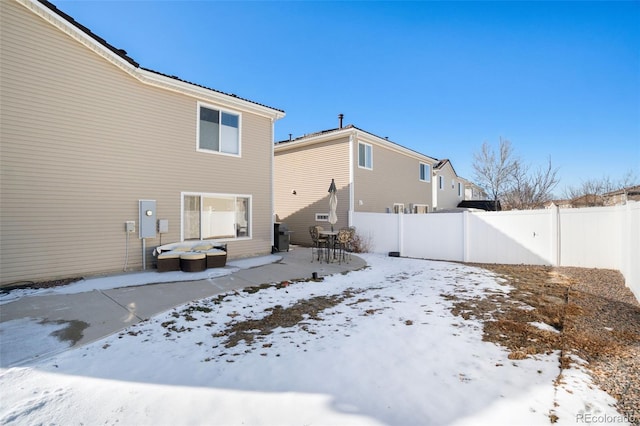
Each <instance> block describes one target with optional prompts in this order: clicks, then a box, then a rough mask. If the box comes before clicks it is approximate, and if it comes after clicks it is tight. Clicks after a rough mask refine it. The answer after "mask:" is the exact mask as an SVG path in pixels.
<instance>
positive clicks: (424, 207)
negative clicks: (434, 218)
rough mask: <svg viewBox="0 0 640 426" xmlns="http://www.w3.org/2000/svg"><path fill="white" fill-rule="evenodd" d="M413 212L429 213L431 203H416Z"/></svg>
mask: <svg viewBox="0 0 640 426" xmlns="http://www.w3.org/2000/svg"><path fill="white" fill-rule="evenodd" d="M413 213H415V214H424V213H429V205H428V204H414V205H413Z"/></svg>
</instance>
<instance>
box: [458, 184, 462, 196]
mask: <svg viewBox="0 0 640 426" xmlns="http://www.w3.org/2000/svg"><path fill="white" fill-rule="evenodd" d="M458 197H462V182H458Z"/></svg>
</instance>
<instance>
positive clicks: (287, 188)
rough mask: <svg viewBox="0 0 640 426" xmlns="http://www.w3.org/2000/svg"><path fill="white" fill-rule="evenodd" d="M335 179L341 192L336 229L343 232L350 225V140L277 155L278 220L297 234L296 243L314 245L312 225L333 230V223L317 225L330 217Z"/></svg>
mask: <svg viewBox="0 0 640 426" xmlns="http://www.w3.org/2000/svg"><path fill="white" fill-rule="evenodd" d="M332 178H333V179H335V183H336V187H337V188H338V193H337V195H338V210H337V213H338V222H337V223H336V225H335V226H334V228H335V229H339V228H341V227H344V226H347V225H348V221H349V191H350V189H349V137H343V138H339V139H336V140H332V141H328V142H321V143H317V144H314V145H309V146H307V147H300V148H292V149H286V150H282V151H276V152H275V155H274V197H275V213H276V215H277V218H276V219H277V220H278V221H281V222H284V223H286V224H287V226H288V227H289V229H290V230H291V231H293V234H292V235H291V241H292V243H295V244H305V245H307V244H310V243H311V239H310V237H309V226H311V225H320V226H322V227H324V228H325V229H329V228H330V227H331V224H330V223H329V222H316V220H315V215H316V213H329V193H328V190H329V185H331V179H332ZM293 190H295V191H296V195H294V194H292V191H293Z"/></svg>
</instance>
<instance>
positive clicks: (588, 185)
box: [564, 170, 638, 207]
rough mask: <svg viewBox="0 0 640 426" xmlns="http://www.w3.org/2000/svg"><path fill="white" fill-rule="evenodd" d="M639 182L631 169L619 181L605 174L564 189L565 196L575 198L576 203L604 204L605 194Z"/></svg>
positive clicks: (589, 205)
mask: <svg viewBox="0 0 640 426" xmlns="http://www.w3.org/2000/svg"><path fill="white" fill-rule="evenodd" d="M637 184H638V177H637V176H636V174H635V173H634V172H633V170H629V171H627V172H626V173H625V174H624V175H623V176H622V178H620V179H619V180H617V181H614V180H612V179H611V178H610V177H609V176H603V177H601V178H599V179H595V178H594V179H587V180H585V181H582V183H581V184H580V185H578V186H569V187H567V188H565V190H564V197H565V198H567V199H569V200H575V203H576V205H580V206H585V207H593V206H602V205H604V201H605V200H604V195H605V194H607V193H609V192H613V191H616V190H619V189H623V188H628V187H630V186H634V185H637Z"/></svg>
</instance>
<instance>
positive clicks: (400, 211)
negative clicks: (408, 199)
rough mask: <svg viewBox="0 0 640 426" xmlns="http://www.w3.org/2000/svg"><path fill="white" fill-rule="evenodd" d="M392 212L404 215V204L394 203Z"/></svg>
mask: <svg viewBox="0 0 640 426" xmlns="http://www.w3.org/2000/svg"><path fill="white" fill-rule="evenodd" d="M396 207H397V208H396ZM392 210H393V213H395V214H404V203H393V209H392Z"/></svg>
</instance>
